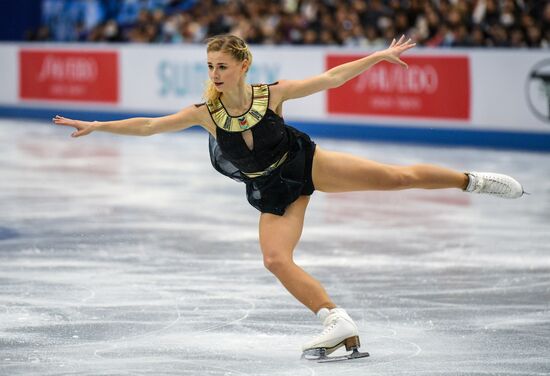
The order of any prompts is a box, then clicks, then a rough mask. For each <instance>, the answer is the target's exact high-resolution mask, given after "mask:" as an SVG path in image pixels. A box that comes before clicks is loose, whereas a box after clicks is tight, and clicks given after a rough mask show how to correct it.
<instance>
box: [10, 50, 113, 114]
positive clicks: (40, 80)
mask: <svg viewBox="0 0 550 376" xmlns="http://www.w3.org/2000/svg"><path fill="white" fill-rule="evenodd" d="M118 77H119V73H118V53H117V52H116V51H76V50H71V51H61V50H54V49H50V50H35V49H33V50H25V49H22V50H20V52H19V95H20V98H21V99H24V100H25V99H32V100H57V101H79V102H104V103H113V104H114V103H117V102H118V100H119V89H118V81H119V80H118Z"/></svg>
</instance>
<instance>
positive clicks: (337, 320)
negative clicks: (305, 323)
mask: <svg viewBox="0 0 550 376" xmlns="http://www.w3.org/2000/svg"><path fill="white" fill-rule="evenodd" d="M317 317H319V319H320V320H321V322H322V323H323V326H324V327H325V329H324V330H323V332H322V333H321V334H320V335H319V336H317V337H315V338H314V339H313V340H311V341H309V342H308V343H306V344H304V345H303V346H302V351H303V353H302V359H308V360H317V361H319V362H330V361H335V360H346V359H355V358H362V357H365V356H369V353H366V352H365V353H361V352H359V351H358V350H357V349H358V348H359V347H360V346H361V343H360V342H359V332H358V331H357V325H355V323H354V322H353V320H352V319H351V317H349V316H348V314H347V313H346V311H345V310H344V309H342V308H333V309H331V310H329V309H327V308H322V309H321V310H320V311H319V312H317ZM342 346H345V347H346V350H347V351H352V353H351V354H348V355H345V356H338V357H327V355H329V354H332V353H333V352H334V351H336V350H337V349H339V348H340V347H342Z"/></svg>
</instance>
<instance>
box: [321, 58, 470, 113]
mask: <svg viewBox="0 0 550 376" xmlns="http://www.w3.org/2000/svg"><path fill="white" fill-rule="evenodd" d="M361 57H362V55H335V54H329V55H327V57H326V65H327V69H330V68H332V67H335V66H337V65H340V64H344V63H346V62H349V61H352V60H356V59H359V58H361ZM405 60H406V62H407V64H408V69H403V67H401V66H400V65H397V64H390V63H387V62H382V63H379V64H377V65H375V66H374V67H372V68H370V69H369V70H367V71H366V72H364V73H363V74H361V75H359V76H358V77H356V78H355V79H353V80H351V81H349V82H347V83H346V84H345V85H343V86H341V87H339V88H336V89H332V90H330V91H329V92H328V112H329V113H330V114H352V115H371V116H372V115H377V116H379V115H387V116H406V117H421V118H427V119H430V118H435V119H453V120H470V116H471V115H470V114H471V110H470V64H469V60H468V56H410V55H409V56H407V57H406V59H405Z"/></svg>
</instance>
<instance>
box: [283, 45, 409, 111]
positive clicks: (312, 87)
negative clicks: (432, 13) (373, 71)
mask: <svg viewBox="0 0 550 376" xmlns="http://www.w3.org/2000/svg"><path fill="white" fill-rule="evenodd" d="M414 46H416V43H412V42H411V39H410V38H409V39H408V40H405V36H402V37H401V38H400V39H399V40H398V41H397V40H395V39H394V40H393V41H392V43H391V45H390V46H389V47H388V48H386V49H385V50H382V51H377V52H375V53H373V54H371V55H369V56H366V57H364V58H362V59H358V60H354V61H350V62H349V63H345V64H342V65H338V66H336V67H334V68H332V69H330V70H328V71H326V72H324V73H323V74H320V75H318V76H314V77H310V78H306V79H304V80H284V81H280V82H279V85H277V87H278V89H276V90H280V91H281V98H282V101H284V100H287V99H294V98H301V97H305V96H308V95H311V94H314V93H317V92H319V91H323V90H327V89H332V88H335V87H338V86H341V85H343V84H344V83H346V82H347V81H349V80H351V79H352V78H354V77H356V76H358V75H360V74H361V73H363V72H364V71H366V70H367V69H369V68H370V67H372V66H373V65H375V64H377V63H379V62H381V61H384V60H385V61H388V62H390V63H394V64H399V65H401V66H403V67H404V68H407V64H406V63H405V62H404V61H402V60H401V59H400V55H401V54H402V53H403V52H405V51H407V50H408V49H410V48H413V47H414Z"/></svg>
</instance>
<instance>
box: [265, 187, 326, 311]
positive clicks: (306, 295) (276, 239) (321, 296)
mask: <svg viewBox="0 0 550 376" xmlns="http://www.w3.org/2000/svg"><path fill="white" fill-rule="evenodd" d="M308 202H309V197H307V196H301V197H300V198H298V200H296V201H294V202H293V203H292V204H291V205H290V206H289V207H288V208H287V209H286V211H285V214H284V215H283V216H277V215H273V214H269V213H263V214H262V215H261V216H260V246H261V248H262V253H263V257H264V265H265V267H266V268H267V269H268V270H269V271H270V272H271V273H273V274H274V275H275V276H276V277H277V279H278V280H279V281H280V282H281V283H282V284H283V286H285V288H286V289H287V290H288V291H289V292H290V293H291V294H292V295H293V296H294V297H295V298H296V299H298V300H299V301H300V302H301V303H302V304H304V305H305V306H306V307H308V308H309V309H311V310H312V311H313V312H314V313H316V312H317V311H319V310H320V309H321V308H334V307H336V305H335V304H334V303H333V302H332V300H331V299H330V298H329V296H328V294H327V293H326V291H325V289H324V288H323V286H322V285H321V283H319V281H317V280H316V279H315V278H313V277H312V276H311V275H309V274H308V273H306V272H305V271H304V270H303V269H302V268H300V267H299V266H298V265H296V264H295V263H294V260H293V253H294V248H295V247H296V244H298V241H299V240H300V236H301V235H302V228H303V226H304V215H305V211H306V208H307V204H308Z"/></svg>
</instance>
